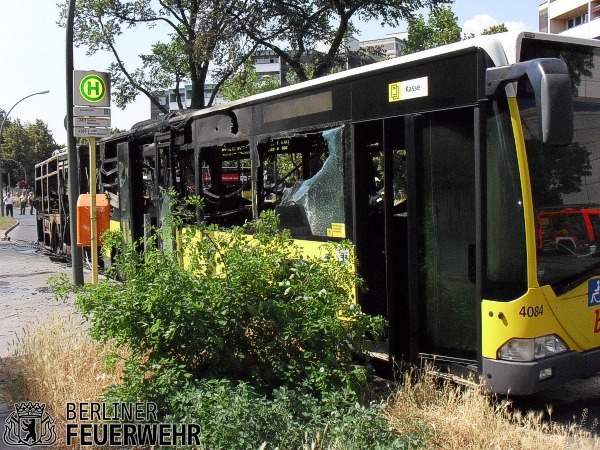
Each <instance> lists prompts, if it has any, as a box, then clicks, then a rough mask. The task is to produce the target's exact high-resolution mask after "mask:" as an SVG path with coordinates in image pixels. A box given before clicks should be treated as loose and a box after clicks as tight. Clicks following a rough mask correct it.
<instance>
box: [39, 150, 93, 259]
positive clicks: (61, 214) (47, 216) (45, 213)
mask: <svg viewBox="0 0 600 450" xmlns="http://www.w3.org/2000/svg"><path fill="white" fill-rule="evenodd" d="M78 159H79V168H80V171H79V176H78V179H77V180H76V182H77V183H78V185H79V186H80V189H81V190H82V192H87V190H88V186H89V182H88V170H87V166H88V161H89V156H88V153H87V149H86V148H84V147H81V148H79V149H78ZM68 180H69V161H68V154H67V149H66V148H62V149H60V150H56V151H54V153H53V154H52V156H51V157H50V158H48V159H46V160H45V161H42V162H40V163H38V164H36V165H35V185H34V194H35V201H34V202H35V203H34V205H35V207H36V211H37V212H36V219H37V220H36V225H37V238H38V242H40V243H41V244H43V245H44V246H45V247H46V248H47V249H48V250H50V251H52V252H53V253H55V254H57V255H64V256H66V255H68V254H70V245H71V235H70V230H69V218H70V214H69V190H68Z"/></svg>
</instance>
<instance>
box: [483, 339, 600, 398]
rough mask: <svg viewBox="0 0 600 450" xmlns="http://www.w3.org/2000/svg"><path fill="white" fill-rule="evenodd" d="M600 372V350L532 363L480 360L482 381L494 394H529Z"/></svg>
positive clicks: (551, 357)
mask: <svg viewBox="0 0 600 450" xmlns="http://www.w3.org/2000/svg"><path fill="white" fill-rule="evenodd" d="M599 372H600V349H598V350H591V351H589V352H585V353H577V352H567V353H563V354H560V355H556V356H550V357H548V358H544V359H540V360H537V361H531V362H515V361H503V360H497V359H488V358H483V361H482V373H481V381H482V382H484V383H485V385H486V386H487V388H488V389H490V390H491V391H492V392H495V393H497V394H512V395H529V394H533V393H534V392H538V391H541V390H544V389H550V388H554V387H557V386H560V385H562V384H564V383H567V382H569V381H574V380H577V379H581V378H586V377H590V376H592V375H595V374H597V373H599Z"/></svg>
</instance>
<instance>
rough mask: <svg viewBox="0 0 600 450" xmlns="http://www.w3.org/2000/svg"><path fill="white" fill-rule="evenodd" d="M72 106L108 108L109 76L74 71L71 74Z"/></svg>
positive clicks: (104, 73) (105, 73)
mask: <svg viewBox="0 0 600 450" xmlns="http://www.w3.org/2000/svg"><path fill="white" fill-rule="evenodd" d="M73 104H75V105H77V106H110V75H109V74H108V73H107V72H95V71H85V70H75V71H74V72H73Z"/></svg>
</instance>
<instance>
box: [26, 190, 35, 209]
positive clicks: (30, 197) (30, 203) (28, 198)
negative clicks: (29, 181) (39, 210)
mask: <svg viewBox="0 0 600 450" xmlns="http://www.w3.org/2000/svg"><path fill="white" fill-rule="evenodd" d="M33 200H34V199H33V191H30V192H29V196H28V197H27V203H28V204H29V214H31V215H33V203H34V201H33Z"/></svg>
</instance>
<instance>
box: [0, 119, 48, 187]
mask: <svg viewBox="0 0 600 450" xmlns="http://www.w3.org/2000/svg"><path fill="white" fill-rule="evenodd" d="M59 148H60V146H59V145H57V144H56V142H55V141H54V137H53V136H52V133H51V132H50V130H49V129H48V125H47V124H46V123H44V122H43V121H41V120H39V119H38V120H36V121H35V123H28V122H26V123H25V124H22V123H21V121H20V120H18V119H16V120H14V121H9V120H7V121H6V123H5V124H4V129H3V131H2V145H0V159H4V160H6V161H2V171H3V172H4V173H9V174H10V176H11V180H15V181H19V180H22V179H23V177H24V176H25V175H26V179H27V180H28V181H29V182H32V181H33V180H34V178H35V165H36V164H37V163H39V162H41V161H43V160H44V159H47V158H49V157H50V156H51V155H52V152H53V151H54V150H57V149H59ZM23 172H25V174H24V173H23ZM13 185H14V183H13Z"/></svg>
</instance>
